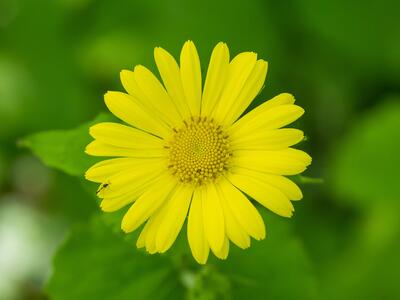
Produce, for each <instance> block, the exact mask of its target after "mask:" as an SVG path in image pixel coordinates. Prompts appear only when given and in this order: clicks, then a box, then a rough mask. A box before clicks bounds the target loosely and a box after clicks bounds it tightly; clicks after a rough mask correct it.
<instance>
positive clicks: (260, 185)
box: [228, 173, 294, 217]
mask: <svg viewBox="0 0 400 300" xmlns="http://www.w3.org/2000/svg"><path fill="white" fill-rule="evenodd" d="M228 179H229V181H230V182H232V184H234V185H235V186H236V187H237V188H239V189H241V190H242V191H243V192H245V193H246V194H248V195H249V196H250V197H252V198H253V199H254V200H256V201H258V202H259V203H261V204H262V205H263V206H265V207H266V208H268V209H269V210H271V211H272V212H274V213H276V214H278V215H280V216H282V217H291V216H292V215H293V211H294V208H293V205H292V203H291V202H290V201H289V199H288V198H287V197H286V195H285V194H284V193H282V192H281V191H280V190H278V189H277V188H275V187H273V186H272V185H269V184H268V183H265V182H262V181H259V180H257V179H254V178H252V177H249V176H243V175H240V174H235V173H231V174H229V176H228Z"/></svg>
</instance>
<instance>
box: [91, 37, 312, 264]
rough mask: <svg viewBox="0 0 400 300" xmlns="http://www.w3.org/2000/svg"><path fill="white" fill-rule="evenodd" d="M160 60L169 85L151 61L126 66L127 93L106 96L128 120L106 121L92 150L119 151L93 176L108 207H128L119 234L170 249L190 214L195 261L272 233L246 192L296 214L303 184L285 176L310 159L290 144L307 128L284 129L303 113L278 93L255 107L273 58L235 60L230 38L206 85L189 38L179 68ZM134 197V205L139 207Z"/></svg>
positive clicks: (96, 129) (246, 55)
mask: <svg viewBox="0 0 400 300" xmlns="http://www.w3.org/2000/svg"><path fill="white" fill-rule="evenodd" d="M154 58H155V61H156V64H157V67H158V70H159V73H160V76H161V78H162V81H163V83H164V84H163V85H162V84H161V83H160V82H159V80H158V79H157V78H156V77H155V76H154V75H153V73H152V72H151V71H149V70H148V69H147V68H145V67H144V66H140V65H139V66H136V67H135V69H134V70H133V71H128V70H123V71H122V72H121V81H122V85H123V86H124V88H125V90H126V91H127V93H122V92H107V93H106V94H105V96H104V98H105V103H106V105H107V107H108V109H109V110H110V111H111V112H112V113H113V114H114V115H115V116H117V117H118V118H119V119H121V120H122V121H124V122H125V123H126V124H127V125H122V124H118V123H100V124H96V125H94V126H92V127H91V128H90V134H91V136H92V137H93V138H94V139H95V140H94V141H93V142H91V143H90V144H89V145H88V146H87V148H86V152H87V153H88V154H90V155H94V156H108V157H116V158H111V159H107V160H104V161H101V162H99V163H97V164H95V165H94V166H92V167H91V168H90V169H89V170H88V171H87V172H86V178H87V179H88V180H90V181H94V182H97V183H100V187H99V190H98V196H99V197H100V198H101V199H102V201H101V208H102V210H103V211H105V212H112V211H116V210H118V209H120V208H122V207H124V206H126V205H131V206H130V208H129V209H128V211H127V212H126V214H125V216H124V217H123V220H122V224H121V227H122V230H123V231H125V232H126V233H129V232H132V231H134V230H136V229H137V228H139V227H140V226H141V225H142V224H144V223H145V224H144V227H143V229H142V231H141V233H140V236H139V238H138V240H137V247H139V248H141V247H145V248H146V249H147V251H148V252H150V253H156V252H159V253H163V252H165V251H167V250H168V249H169V248H170V247H171V245H172V244H173V243H174V241H175V239H176V237H177V236H178V234H179V232H180V230H181V228H182V226H183V224H184V223H185V220H186V216H188V218H187V219H188V220H187V238H188V242H189V246H190V249H191V251H192V254H193V256H194V258H195V259H196V261H197V262H199V263H201V264H204V263H206V261H207V258H208V255H209V251H210V249H211V251H212V252H213V253H214V254H215V255H216V256H217V257H218V258H221V259H225V258H226V257H227V255H228V252H229V241H231V242H233V243H234V244H235V245H237V246H238V247H240V248H243V249H244V248H247V247H249V246H250V237H252V238H254V239H256V240H261V239H264V237H265V226H264V222H263V220H262V218H261V216H260V214H259V213H258V211H257V210H256V208H255V207H254V205H253V204H252V202H251V201H250V200H249V199H248V198H247V196H246V195H248V196H250V197H251V198H253V199H254V200H256V201H257V202H259V203H260V204H262V205H263V206H265V207H266V208H268V209H269V210H271V211H272V212H274V213H276V214H278V215H280V216H284V217H290V216H292V213H293V211H294V208H293V205H292V203H291V201H294V200H300V199H301V198H302V193H301V190H300V189H299V187H298V186H297V185H296V184H295V183H293V182H292V181H291V180H289V179H288V178H286V177H284V176H285V175H295V174H298V173H301V172H303V171H304V170H305V169H306V167H307V166H308V165H309V164H310V163H311V157H310V156H309V155H308V154H306V153H305V152H303V151H300V150H296V149H293V148H290V147H291V146H293V145H295V144H296V143H298V142H300V141H301V140H302V139H303V137H304V136H303V132H302V131H301V130H298V129H293V128H283V129H282V128H281V127H284V126H286V125H288V124H290V123H292V122H293V121H295V120H296V119H298V118H299V117H300V116H301V115H302V114H303V113H304V110H303V109H302V108H301V107H299V106H297V105H294V98H293V96H292V95H290V94H286V93H284V94H280V95H278V96H276V97H274V98H273V99H271V100H269V101H266V102H265V103H263V104H262V105H260V106H258V107H256V108H255V109H253V110H252V111H250V112H249V113H247V114H245V115H244V116H242V114H243V112H244V111H245V110H246V108H247V107H248V106H249V104H250V103H251V102H252V100H253V99H254V98H255V97H256V96H257V94H258V93H259V92H260V90H261V88H262V86H263V84H264V80H265V77H266V73H267V62H266V61H264V60H262V59H257V54H256V53H253V52H243V53H240V54H238V55H237V56H235V57H234V58H233V59H232V60H230V57H229V50H228V47H227V45H226V44H225V43H219V44H217V45H216V47H215V48H214V50H213V52H212V54H211V59H210V63H209V67H208V70H207V75H206V77H205V83H204V88H202V74H201V68H200V60H199V56H198V54H197V50H196V48H195V45H194V44H193V42H191V41H187V42H186V43H185V44H184V46H183V48H182V51H181V55H180V66H179V65H178V64H177V62H176V61H175V59H174V58H173V57H172V56H171V55H170V54H169V53H168V52H167V51H165V50H164V49H162V48H155V49H154ZM132 203H133V204H132Z"/></svg>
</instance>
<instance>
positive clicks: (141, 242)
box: [136, 219, 151, 249]
mask: <svg viewBox="0 0 400 300" xmlns="http://www.w3.org/2000/svg"><path fill="white" fill-rule="evenodd" d="M150 220H151V219H150ZM150 220H148V221H147V222H146V224H145V225H144V226H143V229H142V231H141V232H140V234H139V237H138V239H137V240H136V247H137V248H139V249H140V248H143V247H145V246H146V237H147V231H148V229H149V227H150V224H151V222H150Z"/></svg>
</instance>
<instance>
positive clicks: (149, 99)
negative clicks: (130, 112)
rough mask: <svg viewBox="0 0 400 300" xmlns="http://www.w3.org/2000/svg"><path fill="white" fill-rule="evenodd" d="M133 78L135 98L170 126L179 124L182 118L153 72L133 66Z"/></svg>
mask: <svg viewBox="0 0 400 300" xmlns="http://www.w3.org/2000/svg"><path fill="white" fill-rule="evenodd" d="M134 78H135V81H134V82H135V83H136V95H137V99H138V100H139V101H141V102H142V104H143V105H144V106H146V107H147V108H148V109H150V111H151V112H152V113H154V114H157V116H158V117H159V118H160V119H162V120H163V121H164V122H166V123H167V124H169V125H170V126H171V127H176V126H180V124H181V123H182V118H181V116H180V114H179V112H178V110H177V108H176V107H175V103H174V102H173V101H172V100H171V98H170V97H169V95H168V94H167V92H166V91H165V89H164V87H163V86H162V85H161V83H160V82H159V81H158V79H157V78H156V77H155V76H154V74H153V73H152V72H151V71H150V70H148V69H147V68H145V67H144V66H140V65H139V66H136V67H135V70H134Z"/></svg>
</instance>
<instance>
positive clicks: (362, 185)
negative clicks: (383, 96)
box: [330, 97, 400, 209]
mask: <svg viewBox="0 0 400 300" xmlns="http://www.w3.org/2000/svg"><path fill="white" fill-rule="evenodd" d="M399 100H400V99H399V98H398V97H396V98H393V99H388V101H387V103H385V104H383V105H381V106H380V107H379V108H378V109H376V110H374V111H373V112H371V113H368V114H366V116H364V117H363V118H362V119H361V120H360V121H359V122H357V123H356V125H355V126H354V128H353V129H352V130H351V131H350V132H349V133H348V134H347V136H346V138H345V139H344V141H343V142H342V144H341V146H340V147H339V148H338V150H337V152H336V153H335V158H336V159H335V160H334V161H333V167H332V170H333V172H332V174H331V175H330V176H331V177H332V178H333V183H334V187H335V189H336V190H337V191H338V193H339V194H341V195H342V197H340V198H339V199H348V198H350V199H349V200H350V201H352V202H354V203H355V204H357V205H359V206H360V207H361V208H363V209H371V207H376V206H379V205H382V204H383V205H387V204H388V203H392V204H393V205H396V206H397V207H399V202H398V201H397V200H398V198H399V195H400V185H399V184H398V168H399V166H400V156H399V153H400V139H399V138H398V136H399V128H400V101H399Z"/></svg>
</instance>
